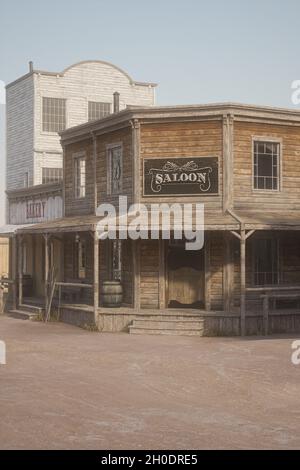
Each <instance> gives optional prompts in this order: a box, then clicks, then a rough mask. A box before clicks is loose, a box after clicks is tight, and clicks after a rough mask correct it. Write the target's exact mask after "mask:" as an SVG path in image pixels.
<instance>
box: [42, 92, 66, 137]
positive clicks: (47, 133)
mask: <svg viewBox="0 0 300 470" xmlns="http://www.w3.org/2000/svg"><path fill="white" fill-rule="evenodd" d="M44 98H48V99H55V100H64V102H65V128H64V130H66V129H67V128H68V100H67V98H65V97H62V96H44V95H41V96H40V99H41V109H40V122H41V134H42V135H58V134H59V133H60V132H63V131H57V132H56V131H44V129H43V123H44V120H43V110H44Z"/></svg>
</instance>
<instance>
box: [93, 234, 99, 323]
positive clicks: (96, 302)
mask: <svg viewBox="0 0 300 470" xmlns="http://www.w3.org/2000/svg"><path fill="white" fill-rule="evenodd" d="M99 243H100V242H99V238H98V233H97V231H96V230H95V232H94V321H95V325H96V326H98V308H99V272H100V269H99Z"/></svg>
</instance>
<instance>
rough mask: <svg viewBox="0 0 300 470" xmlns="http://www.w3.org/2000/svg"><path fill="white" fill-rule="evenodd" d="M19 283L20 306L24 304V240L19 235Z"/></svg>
mask: <svg viewBox="0 0 300 470" xmlns="http://www.w3.org/2000/svg"><path fill="white" fill-rule="evenodd" d="M18 278H19V279H18V281H19V296H18V297H19V299H18V305H19V307H20V305H21V304H22V303H23V239H22V235H18Z"/></svg>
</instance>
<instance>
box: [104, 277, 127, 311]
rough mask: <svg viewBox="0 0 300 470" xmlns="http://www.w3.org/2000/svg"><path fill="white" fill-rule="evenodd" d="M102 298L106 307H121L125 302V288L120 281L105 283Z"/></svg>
mask: <svg viewBox="0 0 300 470" xmlns="http://www.w3.org/2000/svg"><path fill="white" fill-rule="evenodd" d="M101 297H102V301H103V306H104V307H120V306H121V305H122V300H123V287H122V284H121V282H120V281H103V283H102V288H101Z"/></svg>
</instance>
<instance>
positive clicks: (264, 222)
mask: <svg viewBox="0 0 300 470" xmlns="http://www.w3.org/2000/svg"><path fill="white" fill-rule="evenodd" d="M234 212H235V214H236V215H237V216H238V217H239V218H240V219H241V220H242V221H243V222H244V224H245V229H246V230H300V211H297V210H294V211H285V212H282V211H279V212H263V211H248V212H247V211H234Z"/></svg>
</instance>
